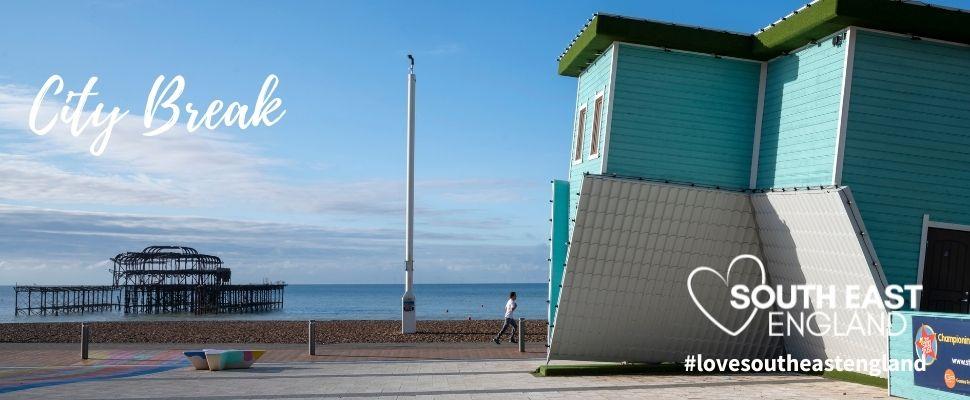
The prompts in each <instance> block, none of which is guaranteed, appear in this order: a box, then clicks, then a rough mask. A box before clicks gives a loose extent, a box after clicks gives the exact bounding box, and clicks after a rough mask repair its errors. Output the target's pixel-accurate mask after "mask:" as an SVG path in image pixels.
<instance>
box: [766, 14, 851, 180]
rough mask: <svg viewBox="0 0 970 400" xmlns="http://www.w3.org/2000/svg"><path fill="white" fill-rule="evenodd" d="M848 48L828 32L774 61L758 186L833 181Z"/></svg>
mask: <svg viewBox="0 0 970 400" xmlns="http://www.w3.org/2000/svg"><path fill="white" fill-rule="evenodd" d="M836 35H841V32H840V33H838V34H836ZM847 47H848V46H847V45H846V43H845V42H843V43H841V45H836V44H833V42H832V38H831V37H828V38H825V39H822V40H819V41H818V43H817V44H815V45H810V46H808V47H806V48H803V49H801V50H799V51H796V52H794V53H792V54H790V55H787V56H781V57H779V58H776V59H774V60H772V61H770V62H768V75H767V79H766V82H765V105H764V111H763V113H762V123H761V150H760V154H759V161H758V180H757V185H756V186H757V187H758V188H785V187H795V186H819V185H831V184H832V176H833V173H834V172H833V171H834V165H835V153H836V134H837V132H838V126H839V99H840V95H841V93H842V80H843V75H844V74H845V71H844V69H845V68H844V62H845V52H846V48H847Z"/></svg>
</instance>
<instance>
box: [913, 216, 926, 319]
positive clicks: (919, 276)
mask: <svg viewBox="0 0 970 400" xmlns="http://www.w3.org/2000/svg"><path fill="white" fill-rule="evenodd" d="M929 227H930V215H929V214H923V231H922V233H921V234H920V238H919V268H918V269H917V270H916V271H917V272H916V284H917V285H922V284H923V263H924V262H925V260H926V235H927V233H928V232H929ZM921 294H923V291H922V290H921V291H918V292H916V299H915V300H913V301H915V302H916V304H913V309H914V310H919V303H920V295H921Z"/></svg>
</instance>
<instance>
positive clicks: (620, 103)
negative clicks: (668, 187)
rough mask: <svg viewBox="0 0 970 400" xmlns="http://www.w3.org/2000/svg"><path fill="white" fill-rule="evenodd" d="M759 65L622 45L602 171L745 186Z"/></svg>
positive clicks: (748, 166)
mask: <svg viewBox="0 0 970 400" xmlns="http://www.w3.org/2000/svg"><path fill="white" fill-rule="evenodd" d="M760 73H761V64H760V63H758V62H751V61H742V60H734V59H727V58H715V57H713V56H709V55H700V54H692V53H684V52H674V51H664V50H662V49H654V48H648V47H642V46H635V45H628V44H620V45H619V52H618V56H617V66H616V78H615V79H616V85H615V91H616V92H615V93H614V98H613V103H614V104H613V105H612V107H613V113H612V121H610V123H611V129H610V137H609V144H608V148H607V161H606V165H605V172H606V173H611V174H617V175H623V176H637V177H645V178H656V179H669V180H676V181H685V182H694V183H702V184H709V185H720V186H726V187H734V188H741V187H747V186H748V180H749V177H750V164H751V151H752V143H753V140H754V121H755V113H756V109H757V100H758V81H759V77H760Z"/></svg>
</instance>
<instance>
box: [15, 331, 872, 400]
mask: <svg viewBox="0 0 970 400" xmlns="http://www.w3.org/2000/svg"><path fill="white" fill-rule="evenodd" d="M199 347H216V348H219V347H221V348H228V347H247V348H256V347H259V348H265V349H267V350H269V352H268V353H267V354H266V356H264V357H263V358H262V359H260V362H258V363H257V364H256V365H255V366H254V367H253V368H252V369H248V370H231V371H219V372H209V371H196V370H193V369H191V368H190V367H189V366H188V364H187V362H186V361H184V360H183V359H182V357H181V350H183V349H191V348H199ZM0 351H2V353H3V354H4V355H5V356H4V357H3V360H2V361H0V399H7V398H11V399H13V398H17V399H112V400H123V399H170V398H186V399H189V398H191V399H220V400H221V399H309V398H364V399H370V398H381V399H385V398H386V399H394V398H409V399H410V398H420V399H430V398H436V399H437V398H447V399H450V398H455V399H496V398H502V399H507V398H513V399H546V398H549V399H572V398H575V399H580V398H582V399H615V398H681V399H683V398H704V399H719V398H731V399H742V398H752V397H761V398H778V399H783V398H791V399H796V398H832V399H835V398H839V399H862V398H865V399H873V398H885V397H886V391H885V390H884V389H879V388H874V387H869V386H862V385H857V384H853V383H846V382H839V381H832V380H828V379H824V378H819V377H811V376H802V375H730V376H719V375H709V376H669V375H667V376H664V375H619V376H592V377H535V376H533V375H532V374H531V373H530V372H531V371H532V370H534V369H535V368H536V367H537V366H539V365H541V364H543V363H544V362H545V359H544V354H545V351H544V348H543V346H542V345H541V344H538V343H529V346H528V347H527V352H525V353H519V352H518V351H517V348H516V347H515V346H513V345H509V344H503V345H501V346H496V345H493V344H490V343H401V344H334V345H326V346H318V347H317V354H318V355H317V356H312V357H311V356H309V355H306V349H305V348H304V347H303V346H298V345H288V344H275V345H263V346H253V345H239V346H234V345H228V344H227V345H213V344H207V345H198V346H194V345H186V344H177V345H166V344H96V345H93V347H92V349H91V353H90V359H89V360H85V361H82V360H80V358H79V355H78V348H77V345H76V344H10V343H7V344H0ZM559 363H562V362H559Z"/></svg>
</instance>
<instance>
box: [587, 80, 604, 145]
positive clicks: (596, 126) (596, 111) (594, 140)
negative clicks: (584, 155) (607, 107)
mask: <svg viewBox="0 0 970 400" xmlns="http://www.w3.org/2000/svg"><path fill="white" fill-rule="evenodd" d="M601 115H603V94H602V93H600V94H599V95H598V96H596V100H595V101H594V102H593V130H592V131H591V132H590V138H589V157H590V158H595V157H598V156H599V155H600V116H601Z"/></svg>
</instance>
